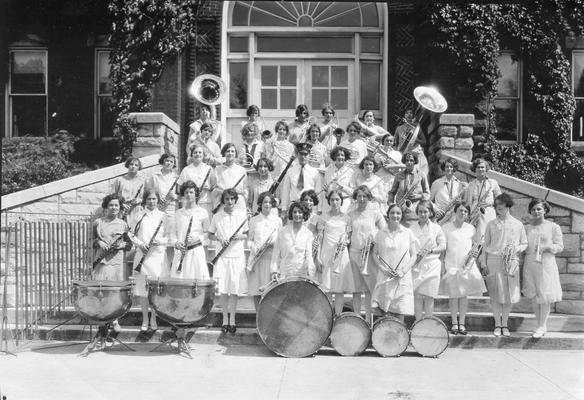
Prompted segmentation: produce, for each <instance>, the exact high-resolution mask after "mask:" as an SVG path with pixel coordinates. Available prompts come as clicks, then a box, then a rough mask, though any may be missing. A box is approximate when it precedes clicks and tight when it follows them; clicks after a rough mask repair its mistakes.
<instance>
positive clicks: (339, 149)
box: [330, 146, 351, 161]
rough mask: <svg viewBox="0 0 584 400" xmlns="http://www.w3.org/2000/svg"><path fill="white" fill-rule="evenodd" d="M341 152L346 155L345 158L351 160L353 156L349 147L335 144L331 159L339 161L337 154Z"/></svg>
mask: <svg viewBox="0 0 584 400" xmlns="http://www.w3.org/2000/svg"><path fill="white" fill-rule="evenodd" d="M339 153H343V154H344V155H345V160H349V159H350V158H351V151H350V150H349V149H347V148H344V147H342V146H335V148H333V149H332V150H331V154H330V158H331V160H333V161H337V156H338V155H339Z"/></svg>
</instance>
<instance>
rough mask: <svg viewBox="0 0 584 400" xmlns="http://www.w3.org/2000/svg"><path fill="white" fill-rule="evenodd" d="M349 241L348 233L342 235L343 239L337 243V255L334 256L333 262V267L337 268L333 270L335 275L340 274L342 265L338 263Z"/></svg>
mask: <svg viewBox="0 0 584 400" xmlns="http://www.w3.org/2000/svg"><path fill="white" fill-rule="evenodd" d="M347 240H348V234H347V232H345V233H343V234H342V235H341V237H340V238H339V241H338V242H337V244H336V246H335V254H334V255H333V261H332V263H333V265H334V266H335V268H334V269H333V274H338V273H339V272H340V268H341V265H340V263H339V262H338V261H339V257H340V256H341V254H342V253H343V251H344V250H345V249H346V248H347Z"/></svg>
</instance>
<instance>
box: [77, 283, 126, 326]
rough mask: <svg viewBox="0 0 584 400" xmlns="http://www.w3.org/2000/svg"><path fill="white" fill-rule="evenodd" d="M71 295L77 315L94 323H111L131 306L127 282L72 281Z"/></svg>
mask: <svg viewBox="0 0 584 400" xmlns="http://www.w3.org/2000/svg"><path fill="white" fill-rule="evenodd" d="M71 294H72V296H73V302H74V305H75V309H76V310H77V312H78V313H79V315H81V316H82V317H83V318H87V319H88V320H89V321H94V322H111V321H113V320H115V319H117V318H120V317H121V316H123V315H124V314H125V313H127V312H128V310H129V309H130V307H131V306H132V283H131V282H129V281H73V282H72V289H71Z"/></svg>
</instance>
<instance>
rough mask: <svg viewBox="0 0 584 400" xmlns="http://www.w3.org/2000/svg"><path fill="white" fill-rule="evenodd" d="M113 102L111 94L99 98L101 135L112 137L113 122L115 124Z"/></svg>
mask: <svg viewBox="0 0 584 400" xmlns="http://www.w3.org/2000/svg"><path fill="white" fill-rule="evenodd" d="M112 103H113V98H112V97H109V96H104V97H100V98H99V136H100V137H112V136H113V135H114V133H113V129H112V127H113V124H114V114H113V113H112V112H111V111H110V107H111V105H112Z"/></svg>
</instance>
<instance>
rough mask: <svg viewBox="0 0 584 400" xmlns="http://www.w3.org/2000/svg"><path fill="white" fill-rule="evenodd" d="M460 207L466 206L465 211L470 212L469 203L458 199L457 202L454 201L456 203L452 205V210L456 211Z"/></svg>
mask: <svg viewBox="0 0 584 400" xmlns="http://www.w3.org/2000/svg"><path fill="white" fill-rule="evenodd" d="M460 207H464V208H466V211H468V212H469V213H470V204H468V203H467V202H465V201H459V202H458V203H456V205H455V206H454V212H457V211H458V209H459V208H460Z"/></svg>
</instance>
